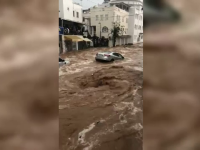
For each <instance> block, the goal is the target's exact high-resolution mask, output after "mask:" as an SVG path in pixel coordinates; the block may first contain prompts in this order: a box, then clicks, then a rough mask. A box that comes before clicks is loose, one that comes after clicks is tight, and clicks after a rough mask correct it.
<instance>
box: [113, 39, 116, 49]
mask: <svg viewBox="0 0 200 150" xmlns="http://www.w3.org/2000/svg"><path fill="white" fill-rule="evenodd" d="M115 44H116V38H113V47H115Z"/></svg>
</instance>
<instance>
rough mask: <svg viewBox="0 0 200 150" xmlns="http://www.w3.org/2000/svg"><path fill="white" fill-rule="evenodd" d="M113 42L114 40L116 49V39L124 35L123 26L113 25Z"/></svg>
mask: <svg viewBox="0 0 200 150" xmlns="http://www.w3.org/2000/svg"><path fill="white" fill-rule="evenodd" d="M111 34H112V40H113V47H115V44H116V39H117V37H119V36H120V35H123V30H122V26H120V24H119V23H113V29H111Z"/></svg>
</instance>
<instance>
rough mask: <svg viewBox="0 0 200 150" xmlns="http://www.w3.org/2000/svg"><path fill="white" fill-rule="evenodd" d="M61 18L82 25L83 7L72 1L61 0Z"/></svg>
mask: <svg viewBox="0 0 200 150" xmlns="http://www.w3.org/2000/svg"><path fill="white" fill-rule="evenodd" d="M59 18H61V19H63V20H67V21H72V22H77V23H82V22H83V19H82V18H83V13H82V6H81V5H80V4H78V3H74V2H73V1H72V0H59Z"/></svg>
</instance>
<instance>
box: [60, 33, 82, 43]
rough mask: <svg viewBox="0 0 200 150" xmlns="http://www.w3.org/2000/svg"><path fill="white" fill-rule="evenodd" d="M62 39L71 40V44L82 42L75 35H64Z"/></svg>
mask: <svg viewBox="0 0 200 150" xmlns="http://www.w3.org/2000/svg"><path fill="white" fill-rule="evenodd" d="M64 39H65V40H72V41H73V42H80V41H83V39H81V38H80V37H79V36H76V35H65V36H64Z"/></svg>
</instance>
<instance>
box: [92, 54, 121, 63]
mask: <svg viewBox="0 0 200 150" xmlns="http://www.w3.org/2000/svg"><path fill="white" fill-rule="evenodd" d="M95 59H96V61H108V62H111V61H115V60H123V59H124V57H123V56H122V55H121V54H119V53H115V52H99V53H97V54H96V57H95Z"/></svg>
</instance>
